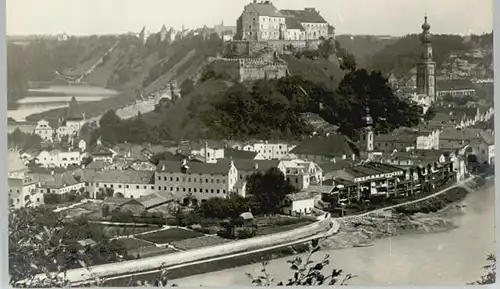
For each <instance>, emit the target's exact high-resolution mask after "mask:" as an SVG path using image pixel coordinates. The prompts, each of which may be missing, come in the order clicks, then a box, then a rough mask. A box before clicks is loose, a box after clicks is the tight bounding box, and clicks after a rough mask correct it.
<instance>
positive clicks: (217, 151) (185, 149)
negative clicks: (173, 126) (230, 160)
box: [178, 141, 224, 163]
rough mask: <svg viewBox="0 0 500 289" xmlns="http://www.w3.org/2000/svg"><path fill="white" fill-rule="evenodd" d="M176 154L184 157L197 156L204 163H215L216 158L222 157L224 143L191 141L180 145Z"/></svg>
mask: <svg viewBox="0 0 500 289" xmlns="http://www.w3.org/2000/svg"><path fill="white" fill-rule="evenodd" d="M178 154H181V155H183V156H184V157H186V158H189V157H191V158H197V159H199V160H200V161H203V162H205V163H216V162H217V160H219V159H223V158H224V144H221V143H218V142H214V141H212V142H210V145H209V142H208V141H202V142H196V141H192V142H189V143H187V144H185V145H181V146H180V147H179V149H178Z"/></svg>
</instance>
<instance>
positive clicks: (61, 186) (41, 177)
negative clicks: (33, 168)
mask: <svg viewBox="0 0 500 289" xmlns="http://www.w3.org/2000/svg"><path fill="white" fill-rule="evenodd" d="M30 177H32V178H33V179H34V180H36V182H37V186H36V190H37V191H38V192H39V193H40V194H57V195H62V194H67V193H70V192H73V193H79V194H81V193H82V191H84V190H85V183H84V182H83V181H82V180H81V179H80V178H79V177H78V176H75V175H74V174H73V172H63V173H59V174H57V173H55V172H54V171H52V172H51V173H50V174H37V173H34V174H30Z"/></svg>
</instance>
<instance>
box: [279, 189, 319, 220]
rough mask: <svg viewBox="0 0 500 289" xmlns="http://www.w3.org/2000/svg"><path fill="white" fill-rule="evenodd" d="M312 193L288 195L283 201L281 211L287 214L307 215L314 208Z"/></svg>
mask: <svg viewBox="0 0 500 289" xmlns="http://www.w3.org/2000/svg"><path fill="white" fill-rule="evenodd" d="M314 200H315V198H314V195H313V194H311V193H310V192H301V193H296V194H291V195H288V196H287V198H286V199H285V201H284V207H283V212H284V213H285V214H287V215H309V214H311V213H312V211H313V209H314Z"/></svg>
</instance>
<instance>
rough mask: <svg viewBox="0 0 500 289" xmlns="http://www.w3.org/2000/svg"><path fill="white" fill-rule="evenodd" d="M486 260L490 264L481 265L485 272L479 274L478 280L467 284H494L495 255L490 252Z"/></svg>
mask: <svg viewBox="0 0 500 289" xmlns="http://www.w3.org/2000/svg"><path fill="white" fill-rule="evenodd" d="M486 260H487V261H488V262H490V264H488V265H485V266H483V269H485V270H487V272H486V274H484V275H483V276H481V279H480V280H477V281H475V282H473V283H471V284H469V285H487V284H494V283H495V282H496V269H497V266H496V263H497V259H496V256H495V255H494V254H490V255H488V257H487V258H486Z"/></svg>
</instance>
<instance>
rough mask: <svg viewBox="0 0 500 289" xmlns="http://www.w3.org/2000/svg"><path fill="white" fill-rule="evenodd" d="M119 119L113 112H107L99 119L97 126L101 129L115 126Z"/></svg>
mask: <svg viewBox="0 0 500 289" xmlns="http://www.w3.org/2000/svg"><path fill="white" fill-rule="evenodd" d="M121 120H122V119H121V118H120V117H119V116H118V115H117V114H116V112H115V111H114V110H112V109H111V110H108V111H107V112H106V113H105V114H103V115H102V117H101V119H99V126H101V127H109V126H114V125H117V124H119V123H120V122H121Z"/></svg>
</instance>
